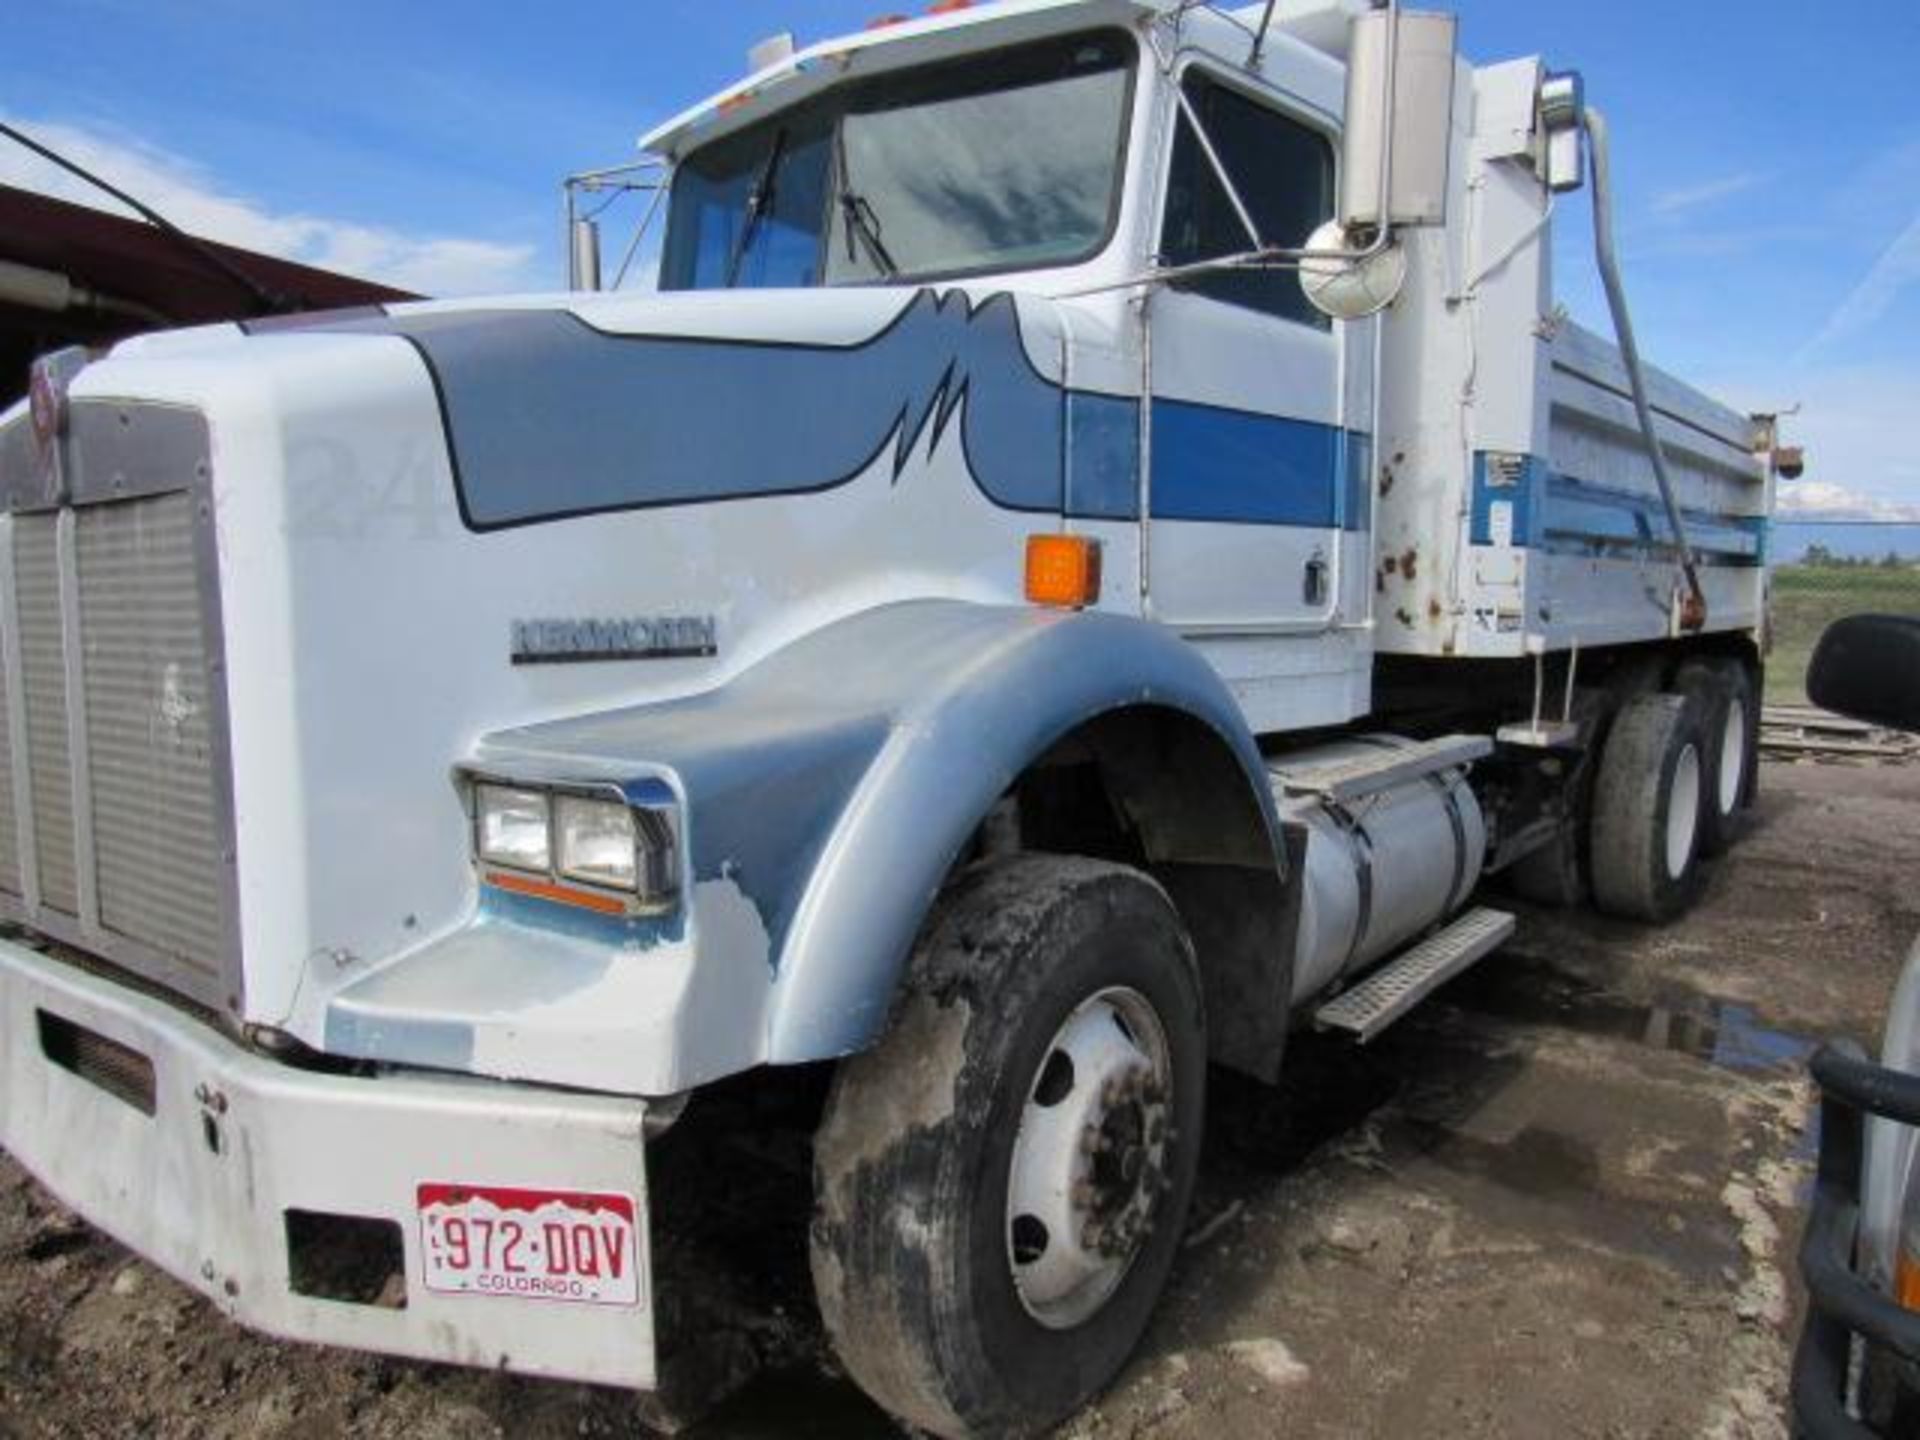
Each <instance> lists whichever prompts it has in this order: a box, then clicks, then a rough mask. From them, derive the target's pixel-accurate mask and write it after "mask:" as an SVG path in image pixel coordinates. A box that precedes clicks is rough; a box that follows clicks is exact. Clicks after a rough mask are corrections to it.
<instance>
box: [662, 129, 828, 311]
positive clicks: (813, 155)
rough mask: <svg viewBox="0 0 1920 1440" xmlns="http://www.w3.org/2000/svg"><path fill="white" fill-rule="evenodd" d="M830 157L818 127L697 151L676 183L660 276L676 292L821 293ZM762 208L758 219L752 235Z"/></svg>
mask: <svg viewBox="0 0 1920 1440" xmlns="http://www.w3.org/2000/svg"><path fill="white" fill-rule="evenodd" d="M829 150H830V146H829V145H828V140H827V131H826V128H825V125H824V123H823V121H822V120H821V119H820V118H818V117H815V118H814V119H812V120H811V121H809V120H804V119H803V120H794V121H792V122H787V123H782V124H780V125H779V126H777V127H775V128H773V129H771V130H766V129H762V130H748V131H744V132H742V133H741V134H739V135H730V136H728V137H727V138H726V139H724V140H720V141H716V142H715V143H714V144H712V145H709V146H707V147H705V148H704V149H702V150H698V151H695V152H694V154H693V155H692V156H690V157H689V158H688V160H687V162H686V164H684V165H683V166H681V167H680V171H679V173H678V174H677V175H676V177H675V179H674V185H673V218H672V223H671V224H670V225H669V226H668V229H667V241H666V254H665V257H664V260H663V268H662V274H663V275H666V276H668V277H671V281H670V283H669V285H668V288H670V289H676V290H710V289H719V288H722V287H727V286H737V287H740V288H742V289H763V288H766V287H769V286H806V285H818V284H819V283H820V216H821V213H822V211H823V209H824V207H825V205H826V195H827V157H828V153H829ZM756 196H757V197H758V200H757V202H756V200H755V197H756ZM756 205H757V208H758V209H759V210H760V212H761V213H760V218H759V220H758V221H757V222H755V224H754V225H753V227H752V230H751V232H750V233H749V231H748V229H747V217H748V215H749V214H750V213H751V211H752V210H753V209H754V208H756ZM743 237H744V238H745V244H744V245H743V244H742V239H743Z"/></svg>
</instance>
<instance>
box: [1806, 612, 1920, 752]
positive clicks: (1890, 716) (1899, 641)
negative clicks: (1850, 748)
mask: <svg viewBox="0 0 1920 1440" xmlns="http://www.w3.org/2000/svg"><path fill="white" fill-rule="evenodd" d="M1807 695H1808V698H1810V699H1811V700H1812V701H1813V703H1814V704H1816V705H1819V706H1823V707H1824V708H1826V709H1828V710H1832V711H1834V712H1835V713H1836V714H1840V715H1849V716H1852V717H1853V718H1854V719H1855V720H1866V721H1870V722H1872V723H1873V724H1875V725H1886V726H1889V727H1891V728H1892V729H1895V730H1920V616H1910V615H1849V616H1847V617H1846V618H1845V619H1844V620H1836V621H1834V622H1833V623H1832V624H1831V625H1829V626H1828V627H1827V628H1826V631H1825V633H1823V634H1822V635H1821V636H1820V643H1819V644H1818V645H1817V646H1815V647H1814V652H1813V661H1812V663H1811V664H1810V665H1808V667H1807Z"/></svg>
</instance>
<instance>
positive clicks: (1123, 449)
mask: <svg viewBox="0 0 1920 1440" xmlns="http://www.w3.org/2000/svg"><path fill="white" fill-rule="evenodd" d="M1067 446H1068V449H1067V513H1068V514H1069V515H1072V516H1075V517H1076V518H1079V519H1084V520H1138V519H1139V518H1140V402H1139V401H1138V400H1135V399H1133V398H1132V397H1131V396H1125V395H1096V394H1094V393H1093V392H1092V391H1088V390H1070V391H1068V392H1067Z"/></svg>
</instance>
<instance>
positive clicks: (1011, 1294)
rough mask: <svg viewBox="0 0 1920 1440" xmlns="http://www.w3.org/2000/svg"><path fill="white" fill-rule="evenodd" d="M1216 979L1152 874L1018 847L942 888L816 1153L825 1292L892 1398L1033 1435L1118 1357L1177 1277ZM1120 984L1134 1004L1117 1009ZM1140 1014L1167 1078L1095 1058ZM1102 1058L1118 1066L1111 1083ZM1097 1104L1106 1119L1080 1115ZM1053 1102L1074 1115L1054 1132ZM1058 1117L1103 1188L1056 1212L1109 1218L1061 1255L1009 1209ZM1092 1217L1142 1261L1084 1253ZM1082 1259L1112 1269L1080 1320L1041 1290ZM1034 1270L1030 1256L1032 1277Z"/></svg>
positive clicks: (915, 1408)
mask: <svg viewBox="0 0 1920 1440" xmlns="http://www.w3.org/2000/svg"><path fill="white" fill-rule="evenodd" d="M1201 996H1202V990H1201V985H1200V977H1199V972H1198V968H1197V966H1196V963H1195V960H1194V955H1193V947H1192V944H1191V942H1190V941H1189V939H1188V937H1187V934H1186V931H1185V929H1184V928H1183V927H1182V925H1181V923H1180V919H1179V916H1178V915H1177V914H1176V913H1175V911H1174V908H1173V906H1172V904H1171V902H1170V901H1169V900H1168V899H1167V896H1166V893H1165V892H1164V891H1163V890H1161V888H1160V887H1159V886H1158V885H1157V884H1155V883H1154V882H1153V881H1152V880H1151V879H1149V878H1148V877H1147V876H1145V875H1143V874H1141V873H1140V872H1138V871H1136V870H1132V869H1129V868H1127V867H1125V866H1122V865H1114V864H1109V863H1106V862H1103V861H1095V860H1087V859H1081V858H1077V857H1070V856H1049V855H1023V856H1014V857H1010V858H1008V859H1005V860H1000V861H994V862H990V863H987V864H984V865H981V866H978V867H976V868H975V869H974V870H972V871H971V872H969V873H967V874H965V875H963V876H962V877H961V878H960V879H959V880H958V881H956V882H955V884H954V886H953V887H952V889H951V890H950V892H949V893H948V895H946V896H945V897H943V899H942V900H941V901H940V903H939V905H938V907H937V908H936V910H935V912H934V914H933V916H932V917H931V918H930V920H929V922H928V925H927V927H926V929H925V931H924V932H923V934H922V936H921V939H920V941H919V943H918V945H917V946H916V949H915V952H914V955H913V958H912V961H911V962H910V966H909V973H908V976H907V980H906V987H905V989H904V991H903V995H902V1000H901V1004H900V1006H899V1008H898V1010H897V1011H896V1014H895V1016H894V1018H893V1021H892V1024H891V1026H890V1028H889V1030H888V1032H887V1034H886V1036H885V1037H884V1038H883V1039H882V1040H881V1042H880V1044H879V1045H878V1047H876V1048H875V1049H873V1050H871V1051H869V1052H867V1053H866V1054H863V1055H858V1056H855V1057H853V1058H852V1059H849V1060H847V1061H845V1062H843V1063H842V1065H841V1066H840V1069H839V1072H838V1074H837V1076H836V1078H835V1081H834V1085H833V1091H832V1095H831V1097H830V1098H829V1100H828V1103H827V1110H826V1114H825V1117H824V1118H823V1119H822V1121H821V1125H820V1130H819V1132H818V1135H817V1138H816V1142H815V1150H814V1186H815V1205H814V1219H813V1229H812V1257H813V1277H814V1289H815V1291H816V1293H817V1295H818V1298H819V1302H820V1311H821V1315H822V1317H823V1319H824V1320H825V1322H826V1328H827V1333H828V1335H829V1336H830V1337H831V1339H832V1341H833V1344H834V1348H835V1349H836V1350H837V1351H838V1353H839V1356H840V1359H841V1361H842V1363H843V1364H845V1366H846V1367H847V1370H848V1372H849V1373H850V1374H851V1375H852V1377H853V1378H854V1380H855V1381H857V1382H858V1383H859V1384H860V1386H861V1387H862V1388H863V1389H865V1390H866V1391H867V1393H868V1394H869V1395H871V1396H872V1397H873V1398H874V1399H875V1400H877V1401H878V1402H879V1403H880V1404H881V1405H883V1406H885V1407H886V1408H887V1409H888V1410H890V1411H892V1412H893V1413H894V1414H895V1415H897V1416H899V1417H900V1418H901V1419H903V1420H906V1421H908V1422H910V1423H911V1424H914V1425H917V1426H919V1427H921V1428H923V1429H926V1430H930V1431H933V1432H934V1433H936V1434H939V1435H944V1436H952V1437H959V1436H985V1435H993V1436H1001V1435H1007V1436H1019V1435H1032V1434H1036V1433H1040V1432H1043V1431H1045V1430H1047V1429H1049V1428H1051V1427H1052V1426H1054V1425H1056V1424H1057V1423H1059V1422H1060V1421H1061V1420H1063V1419H1065V1418H1066V1417H1067V1416H1069V1415H1071V1414H1072V1413H1073V1412H1074V1411H1075V1410H1077V1409H1078V1408H1079V1407H1080V1406H1081V1405H1083V1404H1084V1403H1086V1401H1087V1400H1089V1399H1090V1398H1092V1397H1093V1396H1094V1395H1095V1394H1097V1393H1098V1392H1099V1390H1100V1389H1101V1388H1102V1387H1103V1386H1105V1385H1106V1384H1107V1383H1108V1382H1109V1381H1110V1380H1111V1379H1112V1378H1113V1376H1114V1375H1115V1373H1116V1372H1118V1370H1119V1369H1120V1367H1121V1366H1122V1364H1124V1363H1125V1361H1126V1359H1127V1357H1128V1356H1129V1355H1130V1354H1131V1353H1132V1351H1133V1348H1134V1346H1135V1345H1136V1344H1137V1343H1138V1341H1139V1339H1140V1335H1141V1333H1142V1331H1143V1330H1144V1329H1145V1328H1146V1324H1147V1320H1148V1317H1149V1316H1150V1314H1151V1313H1152V1310H1153V1307H1154V1304H1155V1302H1156V1301H1157V1300H1158V1298H1159V1296H1160V1292H1161V1289H1162V1287H1163V1286H1164V1285H1165V1282H1166V1278H1167V1274H1168V1271H1169V1270H1170V1269H1171V1268H1172V1265H1173V1259H1174V1254H1175V1252H1176V1250H1177V1249H1178V1247H1179V1241H1180V1233H1181V1227H1182V1224H1183V1222H1184V1218H1185V1215H1186V1210H1187V1204H1188V1201H1189V1199H1190V1198H1191V1195H1192V1190H1193V1181H1194V1174H1195V1171H1196V1168H1197V1163H1198V1159H1199V1147H1200V1136H1201V1120H1202V1114H1203V1110H1204V1101H1205V1097H1204V1087H1205V1084H1206V1033H1205V1022H1204V1014H1203V1008H1202V999H1201ZM1116 997H1125V998H1124V1004H1125V1006H1126V1007H1131V1008H1127V1009H1124V1011H1113V1012H1109V1011H1108V1010H1103V1009H1101V1008H1099V1007H1102V1006H1115V1005H1119V1004H1121V1003H1122V1002H1121V1000H1120V999H1117V998H1116ZM1141 1005H1144V1006H1145V1007H1147V1009H1148V1011H1149V1012H1150V1013H1146V1014H1143V1012H1142V1011H1141V1010H1140V1009H1139V1006H1141ZM1128 1016H1131V1017H1132V1020H1131V1022H1130V1021H1129V1020H1128V1018H1127V1017H1128ZM1089 1017H1092V1019H1091V1020H1090V1019H1089ZM1109 1018H1112V1019H1113V1021H1114V1023H1113V1024H1112V1025H1111V1026H1108V1025H1107V1021H1108V1019H1109ZM1095 1021H1097V1022H1098V1023H1097V1024H1095V1023H1094V1022H1095ZM1089 1027H1091V1029H1090V1028H1089ZM1155 1027H1157V1030H1156V1029H1155ZM1116 1029H1117V1030H1118V1032H1119V1034H1120V1036H1121V1042H1120V1044H1119V1048H1118V1049H1116V1048H1115V1047H1116V1042H1115V1039H1114V1035H1113V1033H1112V1032H1113V1030H1116ZM1136 1031H1140V1032H1143V1034H1145V1035H1147V1036H1148V1037H1149V1038H1141V1039H1139V1042H1138V1046H1137V1048H1138V1049H1139V1050H1140V1051H1141V1053H1142V1054H1145V1053H1146V1052H1148V1051H1152V1052H1153V1054H1154V1055H1156V1056H1157V1057H1158V1059H1159V1061H1160V1064H1159V1066H1158V1068H1156V1069H1153V1070H1152V1071H1151V1073H1152V1074H1154V1075H1159V1074H1160V1073H1162V1072H1164V1074H1165V1076H1166V1083H1165V1085H1164V1086H1161V1085H1160V1084H1158V1083H1157V1082H1156V1083H1153V1084H1147V1083H1146V1082H1145V1081H1143V1080H1141V1078H1140V1075H1141V1073H1142V1072H1141V1071H1139V1070H1137V1069H1134V1070H1127V1071H1125V1072H1116V1071H1113V1070H1111V1069H1100V1068H1098V1066H1097V1065H1096V1062H1095V1060H1094V1059H1092V1058H1090V1057H1091V1056H1092V1055H1094V1054H1096V1053H1097V1054H1099V1055H1101V1056H1112V1055H1115V1054H1121V1053H1123V1052H1124V1050H1125V1048H1126V1045H1128V1044H1133V1043H1135V1041H1136V1033H1135V1032H1136ZM1070 1044H1071V1045H1072V1046H1073V1047H1074V1051H1073V1055H1069V1054H1068V1053H1067V1048H1066V1047H1067V1046H1068V1045H1070ZM1074 1055H1078V1056H1080V1057H1081V1058H1080V1060H1079V1062H1078V1063H1079V1064H1080V1065H1084V1066H1085V1067H1086V1068H1087V1070H1088V1072H1089V1074H1088V1075H1086V1076H1082V1075H1081V1074H1080V1073H1079V1072H1078V1070H1077V1068H1076V1063H1075V1061H1074ZM1063 1060H1064V1061H1065V1062H1066V1064H1065V1065H1064V1073H1063V1067H1062V1061H1063ZM1100 1063H1101V1064H1105V1063H1107V1062H1106V1061H1104V1060H1103V1061H1101V1062H1100ZM1126 1063H1127V1064H1129V1065H1131V1064H1132V1063H1133V1062H1132V1061H1130V1060H1129V1061H1127V1062H1126ZM1095 1074H1099V1075H1104V1076H1106V1077H1107V1078H1105V1079H1102V1080H1100V1082H1099V1084H1098V1085H1095V1084H1094V1083H1093V1077H1094V1075H1095ZM1142 1087H1144V1089H1145V1093H1144V1097H1143V1095H1142V1093H1141V1089H1142ZM1043 1106H1048V1107H1058V1106H1071V1107H1074V1108H1072V1109H1070V1110H1058V1109H1055V1110H1049V1111H1047V1112H1046V1113H1045V1114H1042V1113H1041V1112H1040V1110H1039V1109H1038V1108H1037V1107H1043ZM1083 1115H1085V1116H1092V1117H1093V1121H1090V1122H1089V1123H1088V1124H1087V1125H1086V1126H1084V1127H1081V1126H1079V1125H1078V1123H1077V1121H1078V1118H1079V1117H1081V1116H1083ZM1056 1118H1058V1119H1062V1120H1071V1121H1073V1122H1074V1123H1073V1124H1071V1125H1068V1126H1067V1127H1066V1128H1065V1129H1050V1128H1049V1127H1050V1126H1053V1124H1054V1121H1055V1119H1056ZM1095 1122H1097V1123H1095ZM1023 1125H1030V1126H1031V1127H1032V1128H1031V1130H1030V1131H1028V1130H1023V1128H1022V1127H1023ZM1053 1133H1061V1134H1077V1135H1081V1136H1083V1137H1085V1138H1084V1142H1083V1143H1078V1144H1073V1145H1068V1146H1065V1147H1062V1148H1054V1149H1049V1150H1047V1152H1046V1154H1047V1157H1048V1158H1053V1157H1055V1156H1060V1155H1064V1156H1067V1157H1069V1160H1070V1164H1071V1166H1072V1167H1073V1173H1074V1174H1075V1175H1076V1176H1077V1177H1080V1178H1081V1179H1084V1180H1085V1181H1086V1189H1085V1191H1084V1192H1083V1190H1082V1186H1081V1184H1080V1180H1078V1179H1077V1180H1076V1181H1075V1183H1074V1185H1073V1187H1072V1191H1071V1194H1072V1199H1071V1201H1070V1202H1062V1203H1065V1204H1068V1206H1069V1210H1068V1211H1060V1212H1055V1213H1056V1216H1057V1217H1058V1216H1059V1215H1064V1214H1067V1213H1069V1212H1070V1213H1071V1214H1072V1215H1074V1216H1075V1217H1079V1216H1082V1215H1087V1216H1091V1217H1093V1220H1094V1223H1095V1225H1096V1227H1099V1228H1096V1229H1095V1230H1093V1231H1091V1232H1090V1231H1088V1230H1086V1229H1084V1228H1083V1229H1081V1230H1080V1231H1079V1233H1078V1238H1076V1239H1075V1240H1073V1241H1072V1243H1071V1244H1070V1245H1069V1247H1068V1248H1067V1249H1064V1250H1061V1251H1057V1252H1053V1253H1052V1254H1049V1251H1048V1247H1049V1246H1051V1245H1053V1244H1055V1243H1058V1241H1057V1239H1056V1237H1054V1236H1053V1235H1052V1234H1051V1233H1050V1232H1046V1231H1045V1227H1044V1225H1041V1226H1040V1228H1041V1231H1042V1232H1043V1233H1041V1234H1039V1235H1036V1233H1035V1231H1034V1228H1033V1227H1034V1226H1036V1225H1040V1222H1039V1221H1038V1220H1036V1219H1035V1217H1033V1216H1032V1215H1028V1214H1021V1215H1018V1216H1016V1215H1014V1214H1012V1213H1011V1212H1012V1210H1013V1209H1014V1208H1015V1206H1014V1201H1013V1199H1012V1196H1013V1194H1014V1191H1013V1189H1012V1188H1011V1187H1012V1186H1013V1184H1014V1181H1015V1178H1016V1173H1018V1174H1020V1175H1027V1174H1030V1173H1034V1172H1033V1171H1030V1170H1029V1169H1028V1168H1027V1160H1026V1157H1032V1156H1035V1155H1036V1153H1037V1152H1036V1148H1035V1147H1037V1146H1038V1143H1039V1142H1038V1141H1037V1140H1036V1139H1034V1138H1033V1137H1034V1136H1036V1135H1045V1134H1053ZM1155 1135H1158V1136H1159V1137H1161V1138H1159V1139H1158V1140H1155V1139H1153V1136H1155ZM1023 1136H1025V1137H1026V1138H1023ZM1017 1160H1019V1161H1021V1167H1020V1169H1019V1170H1018V1172H1016V1161H1017ZM1058 1193H1066V1192H1065V1189H1064V1187H1062V1190H1061V1191H1060V1192H1058ZM1088 1196H1091V1199H1087V1197H1088ZM1122 1200H1124V1205H1123V1204H1122V1203H1121V1202H1122ZM1083 1204H1084V1205H1085V1206H1087V1207H1088V1208H1084V1209H1083V1208H1082V1207H1083ZM1090 1233H1091V1234H1092V1235H1094V1236H1095V1237H1096V1239H1104V1240H1105V1241H1106V1243H1108V1244H1113V1245H1116V1246H1117V1247H1118V1248H1119V1249H1120V1251H1121V1252H1122V1253H1123V1256H1126V1255H1130V1257H1131V1258H1130V1261H1128V1260H1126V1259H1124V1258H1122V1259H1118V1260H1111V1263H1109V1260H1108V1259H1101V1258H1099V1257H1100V1256H1101V1255H1104V1252H1103V1251H1099V1250H1098V1248H1097V1246H1096V1248H1095V1249H1093V1250H1089V1249H1087V1248H1085V1247H1086V1237H1087V1236H1088V1235H1089V1234H1090ZM1116 1235H1117V1236H1119V1237H1120V1238H1119V1239H1118V1240H1116V1239H1115V1238H1114V1237H1115V1236H1116ZM1129 1237H1138V1238H1137V1243H1134V1244H1131V1245H1129V1244H1128V1243H1127V1240H1128V1238H1129ZM1036 1247H1038V1248H1037V1251H1036ZM1016 1255H1018V1256H1019V1257H1020V1258H1019V1259H1018V1260H1016ZM1064 1260H1073V1261H1074V1262H1075V1263H1076V1264H1077V1263H1081V1262H1083V1261H1090V1262H1091V1263H1094V1264H1102V1265H1106V1266H1107V1270H1106V1272H1105V1277H1104V1278H1103V1279H1102V1281H1101V1283H1100V1284H1099V1285H1098V1286H1094V1287H1093V1288H1091V1289H1086V1290H1082V1291H1073V1292H1070V1294H1069V1296H1068V1298H1069V1299H1075V1300H1076V1301H1077V1302H1078V1303H1085V1302H1086V1301H1087V1300H1089V1299H1090V1300H1091V1302H1092V1304H1091V1308H1090V1309H1089V1310H1088V1311H1087V1312H1086V1313H1079V1312H1077V1311H1075V1312H1071V1313H1070V1312H1069V1311H1068V1310H1067V1309H1061V1308H1056V1309H1053V1310H1043V1309H1042V1308H1039V1307H1038V1306H1037V1304H1036V1297H1035V1295H1034V1293H1033V1289H1034V1287H1035V1285H1036V1281H1035V1279H1034V1276H1035V1274H1037V1273H1039V1272H1038V1271H1036V1270H1035V1269H1034V1268H1032V1267H1035V1266H1037V1265H1039V1264H1041V1263H1043V1262H1045V1263H1049V1264H1051V1263H1053V1262H1055V1261H1064ZM1017 1267H1027V1268H1022V1269H1020V1275H1021V1279H1020V1280H1019V1282H1018V1283H1016V1280H1015V1274H1016V1268H1017ZM1049 1303H1051V1302H1049ZM1043 1314H1045V1315H1046V1316H1047V1323H1043V1320H1042V1318H1041V1317H1042V1315H1043Z"/></svg>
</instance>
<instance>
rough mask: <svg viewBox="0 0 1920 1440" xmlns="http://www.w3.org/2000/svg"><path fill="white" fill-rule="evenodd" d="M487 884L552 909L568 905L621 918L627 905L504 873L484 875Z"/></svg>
mask: <svg viewBox="0 0 1920 1440" xmlns="http://www.w3.org/2000/svg"><path fill="white" fill-rule="evenodd" d="M487 884H489V885H491V886H493V887H494V889H496V890H506V891H509V892H511V893H512V894H515V895H531V896H533V897H534V899H536V900H551V901H553V902H554V903H555V904H556V905H572V906H573V907H575V908H576V909H579V910H591V911H593V912H594V914H596V915H624V914H626V913H627V902H626V901H625V900H622V899H621V898H620V897H619V896H618V895H600V894H596V893H595V892H594V891H592V890H576V889H575V888H574V887H573V886H571V885H556V884H554V883H553V882H552V881H551V880H541V879H538V878H537V877H535V876H532V875H515V874H513V873H512V872H511V871H507V870H489V871H487Z"/></svg>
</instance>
